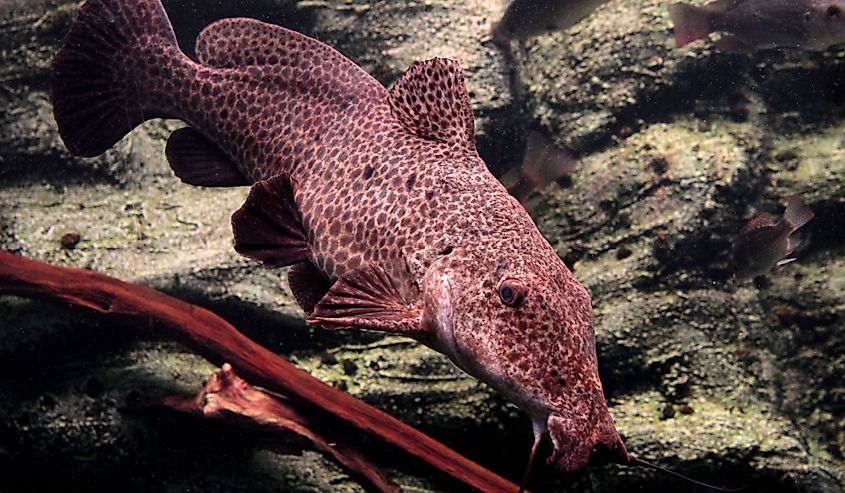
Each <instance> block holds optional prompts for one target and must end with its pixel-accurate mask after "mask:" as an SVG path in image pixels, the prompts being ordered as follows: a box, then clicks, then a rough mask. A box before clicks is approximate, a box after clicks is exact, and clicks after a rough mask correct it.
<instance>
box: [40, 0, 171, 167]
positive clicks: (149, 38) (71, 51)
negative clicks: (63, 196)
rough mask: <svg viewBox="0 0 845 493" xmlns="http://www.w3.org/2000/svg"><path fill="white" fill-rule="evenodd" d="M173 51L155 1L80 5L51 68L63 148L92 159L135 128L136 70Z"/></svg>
mask: <svg viewBox="0 0 845 493" xmlns="http://www.w3.org/2000/svg"><path fill="white" fill-rule="evenodd" d="M176 47H177V45H176V36H175V34H174V33H173V28H172V27H171V26H170V21H169V20H168V18H167V14H166V12H165V11H164V7H163V6H162V5H161V2H160V1H159V0H131V1H121V0H88V1H87V2H85V4H84V5H82V7H80V8H79V13H78V15H77V18H76V22H74V24H73V26H72V27H71V29H70V32H68V35H67V37H66V38H65V43H64V46H63V47H62V49H61V50H60V51H59V52H58V53H57V54H56V57H55V58H54V59H53V66H52V75H53V85H52V87H51V90H50V92H51V98H52V100H53V115H54V116H55V118H56V123H57V124H58V126H59V134H60V135H61V136H62V140H64V142H65V145H66V146H67V148H68V149H69V150H70V151H71V152H72V153H73V154H76V155H79V156H96V155H98V154H101V153H103V152H105V151H106V150H107V149H108V148H110V147H111V146H113V145H114V144H115V143H116V142H117V141H119V140H120V139H121V138H123V136H124V135H126V134H127V133H129V131H130V130H132V129H133V128H135V127H136V126H137V125H139V124H141V123H142V122H143V121H144V120H145V119H146V118H145V117H144V114H143V110H144V108H143V104H142V103H143V101H142V99H141V95H140V94H139V91H138V87H139V81H138V78H139V76H141V75H143V73H141V72H139V70H138V69H139V68H140V69H145V68H146V69H147V70H149V67H148V65H150V66H151V65H152V64H153V63H155V60H156V59H161V54H162V52H163V51H166V50H167V49H172V48H176ZM149 116H152V115H149Z"/></svg>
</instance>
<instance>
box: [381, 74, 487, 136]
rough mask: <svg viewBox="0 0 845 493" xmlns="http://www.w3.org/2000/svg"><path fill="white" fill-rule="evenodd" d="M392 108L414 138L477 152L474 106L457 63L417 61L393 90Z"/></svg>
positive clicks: (391, 91)
mask: <svg viewBox="0 0 845 493" xmlns="http://www.w3.org/2000/svg"><path fill="white" fill-rule="evenodd" d="M390 109H391V111H392V112H393V116H395V117H396V119H397V120H399V123H401V124H402V126H403V127H405V129H406V130H407V131H409V132H411V133H412V134H414V135H417V136H419V137H422V138H425V139H432V140H439V141H442V142H451V143H458V144H466V145H467V146H468V147H470V148H472V149H475V117H474V116H473V114H472V103H471V102H470V99H469V93H467V88H466V84H465V83H464V74H463V71H462V70H461V66H460V65H459V64H458V62H456V61H454V60H449V59H447V58H433V59H431V60H426V61H424V62H414V64H413V65H411V66H410V68H408V70H406V71H405V73H404V74H402V77H401V78H400V79H399V81H398V82H396V84H394V85H393V87H392V88H391V89H390Z"/></svg>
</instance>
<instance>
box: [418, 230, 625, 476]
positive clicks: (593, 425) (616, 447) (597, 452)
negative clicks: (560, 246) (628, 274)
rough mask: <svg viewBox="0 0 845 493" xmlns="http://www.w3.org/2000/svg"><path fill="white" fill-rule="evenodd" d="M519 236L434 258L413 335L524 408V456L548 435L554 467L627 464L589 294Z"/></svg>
mask: <svg viewBox="0 0 845 493" xmlns="http://www.w3.org/2000/svg"><path fill="white" fill-rule="evenodd" d="M538 236H539V235H538ZM525 241H526V240H525V239H523V240H520V241H517V242H514V241H508V242H505V245H507V246H509V247H514V246H515V247H517V248H516V249H515V250H514V251H502V249H501V248H499V249H496V250H494V251H491V250H490V249H486V248H475V249H473V248H458V249H455V250H454V251H452V252H450V253H449V254H448V255H445V256H443V257H442V258H440V259H438V260H437V261H436V262H434V263H433V264H432V265H431V266H430V267H429V268H428V270H427V271H426V273H425V276H424V278H423V282H422V292H423V313H422V324H423V326H424V328H425V333H427V334H429V338H427V339H426V338H423V339H421V340H422V341H423V342H425V343H427V344H428V345H430V346H431V347H433V348H434V349H436V350H438V351H440V352H442V353H444V354H446V355H448V356H449V357H450V358H451V359H452V360H453V361H454V362H455V363H456V364H457V365H458V366H459V367H461V368H462V369H463V370H464V371H466V372H467V373H469V374H471V375H473V376H475V377H476V378H478V379H480V380H482V381H484V382H486V383H487V384H489V385H491V386H492V387H493V388H495V389H496V390H498V391H499V392H501V393H502V394H504V395H505V396H507V397H508V398H509V399H510V400H512V401H513V402H514V403H516V404H517V405H518V406H519V407H520V408H522V409H523V410H524V411H526V412H527V413H528V414H529V416H530V417H531V421H532V425H533V429H534V436H535V446H534V449H533V451H532V459H533V456H534V453H535V452H536V449H537V445H538V444H539V442H540V441H541V439H542V438H543V437H544V436H546V435H548V436H549V437H550V438H551V441H552V444H553V446H554V452H553V454H552V456H551V458H550V459H549V462H552V463H554V464H555V465H556V466H557V467H558V468H559V469H561V470H563V471H566V472H570V471H576V470H579V469H581V468H583V467H585V466H586V465H587V464H588V463H591V462H592V463H605V462H617V463H627V462H628V460H629V455H628V452H627V450H626V449H625V445H624V444H623V443H622V440H621V438H620V437H619V434H618V433H617V431H616V428H615V427H614V424H613V419H612V418H611V417H610V413H609V411H608V409H607V403H606V402H605V398H604V394H603V391H602V385H601V382H600V380H599V374H598V364H597V361H596V349H595V336H594V331H593V317H592V307H591V302H590V296H589V294H588V293H587V290H586V289H585V288H584V286H582V285H581V284H580V283H579V282H578V281H577V280H576V279H575V278H574V276H572V274H571V273H570V272H569V270H568V269H567V268H566V266H565V265H564V263H563V262H562V261H561V260H560V258H559V257H558V256H557V254H556V253H555V252H554V250H552V248H551V247H550V246H549V245H548V244H547V243H545V241H543V240H542V239H541V238H540V239H539V241H531V242H530V243H531V244H525ZM508 249H509V248H508ZM538 250H539V252H538ZM529 252H530V253H529Z"/></svg>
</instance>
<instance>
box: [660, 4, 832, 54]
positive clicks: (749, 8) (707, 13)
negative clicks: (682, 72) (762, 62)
mask: <svg viewBox="0 0 845 493" xmlns="http://www.w3.org/2000/svg"><path fill="white" fill-rule="evenodd" d="M669 14H670V15H671V16H672V23H673V24H674V25H675V45H676V46H677V47H679V48H680V47H681V46H684V45H686V44H687V43H691V42H693V41H695V40H697V39H702V38H706V37H707V35H708V34H710V33H712V32H718V31H724V32H726V33H729V34H726V35H723V36H722V37H721V38H720V39H719V41H717V42H716V47H717V48H720V49H723V50H725V51H732V52H747V51H752V50H755V49H765V48H797V49H803V50H809V51H814V50H823V49H825V48H827V47H828V46H832V45H835V44H839V43H843V42H845V1H843V0H717V1H715V2H712V3H710V4H708V5H706V6H704V7H695V6H692V5H688V4H684V3H676V4H673V5H670V6H669Z"/></svg>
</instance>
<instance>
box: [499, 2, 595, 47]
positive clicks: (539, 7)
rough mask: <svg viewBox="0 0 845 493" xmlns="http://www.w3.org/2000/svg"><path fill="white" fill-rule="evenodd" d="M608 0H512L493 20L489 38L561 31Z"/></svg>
mask: <svg viewBox="0 0 845 493" xmlns="http://www.w3.org/2000/svg"><path fill="white" fill-rule="evenodd" d="M607 1H608V0H513V1H512V2H511V3H510V4H509V5H508V8H507V9H506V10H505V13H504V14H502V18H501V19H499V20H498V21H496V22H495V23H494V24H493V28H492V29H491V33H492V35H493V41H494V42H495V43H496V44H499V45H506V44H507V43H508V42H509V41H511V40H517V39H518V40H524V39H529V38H532V37H534V36H538V35H540V34H543V33H547V32H554V31H562V30H564V29H569V28H570V27H572V26H574V25H575V23H577V22H578V21H580V20H581V19H583V18H584V17H587V16H588V15H590V14H592V13H593V11H595V10H596V9H597V8H599V7H600V6H601V5H602V4H604V3H607Z"/></svg>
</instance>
